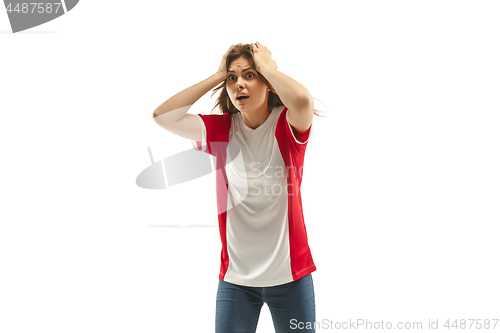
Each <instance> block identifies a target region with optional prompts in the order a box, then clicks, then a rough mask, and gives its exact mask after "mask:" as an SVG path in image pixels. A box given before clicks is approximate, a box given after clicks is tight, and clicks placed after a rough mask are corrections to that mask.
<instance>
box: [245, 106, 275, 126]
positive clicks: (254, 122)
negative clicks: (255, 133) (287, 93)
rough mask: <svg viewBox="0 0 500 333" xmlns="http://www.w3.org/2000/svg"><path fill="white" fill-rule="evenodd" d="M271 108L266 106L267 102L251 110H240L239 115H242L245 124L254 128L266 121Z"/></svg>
mask: <svg viewBox="0 0 500 333" xmlns="http://www.w3.org/2000/svg"><path fill="white" fill-rule="evenodd" d="M272 110H273V108H272V107H268V106H267V104H265V105H263V107H262V108H260V109H256V110H253V111H246V112H241V111H240V113H241V116H242V117H243V121H244V122H245V125H247V126H248V127H250V128H251V129H256V128H257V127H259V126H260V125H262V124H263V123H264V122H265V121H266V119H267V117H269V115H270V114H271V111H272Z"/></svg>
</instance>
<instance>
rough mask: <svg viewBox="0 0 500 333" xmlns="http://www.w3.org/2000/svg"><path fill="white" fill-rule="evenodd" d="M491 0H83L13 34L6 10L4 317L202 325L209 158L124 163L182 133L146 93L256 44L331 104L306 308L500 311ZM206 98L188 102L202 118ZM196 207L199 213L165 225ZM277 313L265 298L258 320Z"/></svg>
mask: <svg viewBox="0 0 500 333" xmlns="http://www.w3.org/2000/svg"><path fill="white" fill-rule="evenodd" d="M499 14H500V5H499V3H498V2H497V1H312V0H308V1H306V2H304V1H251V2H249V1H247V2H237V1H217V2H213V1H197V2H180V1H141V2H138V1H90V0H87V1H81V2H80V3H79V4H78V5H77V6H76V7H75V8H74V9H73V10H71V11H70V12H68V13H67V14H66V15H64V16H62V17H60V18H58V19H56V20H54V21H51V22H48V23H46V24H44V25H41V26H38V27H35V28H32V29H30V30H27V31H25V32H20V33H16V34H12V33H11V31H10V25H9V21H8V18H7V14H6V12H5V11H0V30H1V32H2V33H1V34H0V46H1V52H0V60H1V67H2V68H1V74H0V111H1V116H2V118H1V121H0V135H1V151H2V163H1V171H2V172H1V174H0V177H1V193H2V208H1V213H0V214H1V216H0V218H1V225H0V228H1V229H0V314H1V319H0V331H1V332H5V333H15V332H23V333H24V332H30V333H31V332H42V331H43V332H52V333H55V332H64V333H67V332H71V333H76V332H85V333H87V332H95V333H97V332H106V333H107V332H148V333H149V332H151V333H153V332H212V331H213V330H214V322H215V296H216V291H217V282H218V271H219V264H220V248H221V243H220V238H219V233H218V229H217V228H216V227H210V225H212V226H213V225H215V224H216V222H217V213H216V203H215V174H211V175H210V176H206V177H204V178H200V179H197V180H194V181H191V182H188V183H185V184H182V185H178V186H175V187H172V188H170V189H168V190H147V189H143V188H140V187H138V186H137V185H136V183H135V181H136V177H137V175H138V174H139V173H140V172H141V171H142V170H143V169H145V168H146V167H147V166H148V165H150V164H151V161H150V158H149V154H148V150H147V147H151V149H152V152H153V156H154V158H155V160H159V159H161V158H164V157H167V156H169V155H172V154H174V153H177V152H182V151H185V150H186V149H191V148H192V146H191V143H190V141H189V140H187V139H183V138H180V137H176V136H175V135H173V134H171V133H169V132H167V131H165V130H164V129H162V128H160V127H159V126H157V125H156V124H155V123H154V121H153V119H152V112H153V111H154V109H155V108H156V107H157V106H158V105H160V104H161V103H162V102H163V101H165V100H166V99H168V98H169V97H171V96H173V95H174V94H175V93H177V92H179V91H181V90H183V89H185V88H187V87H189V86H191V85H193V84H195V83H197V82H199V81H201V80H203V79H205V78H207V77H208V76H210V75H211V74H213V73H214V72H215V71H216V70H217V68H218V66H219V63H220V60H221V58H222V55H223V54H224V53H225V52H226V51H227V49H228V47H229V46H230V45H231V44H236V43H252V42H257V41H258V42H260V43H261V44H263V45H265V46H267V47H268V48H269V50H270V51H271V52H272V56H273V59H274V60H275V61H276V62H277V64H278V70H280V71H281V72H283V73H285V74H287V75H289V76H290V77H292V78H294V79H295V80H297V81H299V82H300V83H302V84H303V85H304V86H305V87H306V88H307V89H308V90H309V91H310V92H311V94H312V95H313V97H315V98H317V99H318V100H321V101H322V102H323V103H324V104H321V103H319V102H317V104H316V108H317V109H319V110H326V111H327V112H328V116H327V117H326V118H320V117H315V119H314V129H315V134H314V138H313V139H312V140H311V142H310V143H309V144H308V147H307V152H306V157H305V163H304V179H303V185H302V199H303V206H304V217H305V220H306V226H307V231H308V236H309V243H310V247H311V251H312V254H313V258H314V261H315V263H316V266H317V268H318V270H317V271H316V272H314V273H313V279H314V286H315V292H316V319H317V320H318V321H322V320H333V321H334V322H335V321H339V322H342V321H349V320H354V321H355V320H356V319H366V320H370V321H372V322H379V323H380V322H381V321H382V320H384V322H387V321H391V322H393V323H396V322H398V321H411V322H413V321H421V322H423V325H424V328H425V327H427V324H428V320H429V319H431V320H436V319H439V325H440V327H441V328H442V325H443V324H444V322H445V320H446V319H469V318H475V319H493V318H499V313H500V312H499V310H500V305H499V302H498V300H499V297H500V287H499V284H498V281H500V272H499V266H498V254H499V250H500V244H499V227H498V225H499V222H500V212H499V203H500V193H499V188H500V176H499V173H498V170H500V157H499V148H500V132H499V127H500V115H499V112H500V99H499V92H500V91H499V88H500V81H499V77H500V62H499V61H498V59H500V47H499V43H498V41H499V37H500V36H499V35H500V20H499V19H498V17H499ZM210 94H211V92H210V93H207V94H206V95H205V96H204V97H203V98H202V99H200V100H199V101H198V102H197V103H196V104H194V105H193V106H192V108H191V109H190V110H189V113H204V114H209V113H210V112H211V109H212V107H213V105H214V103H215V97H216V96H214V97H213V99H211V98H210ZM214 112H215V111H214ZM188 224H205V225H207V226H209V227H206V228H186V227H167V226H169V225H183V226H185V225H188ZM394 325H395V324H394ZM498 330H500V323H499V324H498V325H497V327H496V330H495V331H498ZM272 331H273V329H272V321H271V317H270V314H269V310H268V308H267V306H264V307H263V310H262V313H261V319H260V322H259V326H258V332H272ZM321 331H333V329H332V328H329V329H322V330H318V332H321ZM357 331H363V330H357ZM422 331H426V330H422ZM439 331H443V332H444V331H447V330H445V329H442V330H441V329H440V330H439ZM462 331H463V330H462ZM481 331H483V330H481ZM489 331H493V330H491V329H490V330H489ZM434 332H436V330H434Z"/></svg>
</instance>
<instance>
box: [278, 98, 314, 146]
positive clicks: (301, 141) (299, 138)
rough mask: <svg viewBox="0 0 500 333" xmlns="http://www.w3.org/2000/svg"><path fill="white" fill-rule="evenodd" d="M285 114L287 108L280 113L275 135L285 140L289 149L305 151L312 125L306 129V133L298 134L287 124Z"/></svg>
mask: <svg viewBox="0 0 500 333" xmlns="http://www.w3.org/2000/svg"><path fill="white" fill-rule="evenodd" d="M287 113H288V108H287V107H285V108H284V109H283V112H281V115H280V119H279V120H278V125H277V127H276V135H277V136H281V137H284V138H286V142H287V143H288V144H287V145H288V146H289V147H293V148H295V149H297V150H299V151H303V150H305V149H306V146H307V143H308V142H309V139H310V136H311V135H310V134H311V133H310V132H311V128H312V125H311V127H309V128H308V129H307V131H305V132H299V131H297V130H296V129H295V128H294V127H293V126H292V125H290V123H289V122H288V117H287Z"/></svg>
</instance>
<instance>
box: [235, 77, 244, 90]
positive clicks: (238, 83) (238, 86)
mask: <svg viewBox="0 0 500 333" xmlns="http://www.w3.org/2000/svg"><path fill="white" fill-rule="evenodd" d="M235 87H236V89H243V79H242V78H241V77H238V78H237V79H236V84H235Z"/></svg>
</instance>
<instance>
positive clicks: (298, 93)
mask: <svg viewBox="0 0 500 333" xmlns="http://www.w3.org/2000/svg"><path fill="white" fill-rule="evenodd" d="M259 72H260V73H261V74H262V75H264V77H265V78H266V79H267V81H269V83H271V85H272V86H273V88H274V90H275V91H276V93H277V94H278V96H279V98H280V99H281V101H282V102H283V104H285V106H286V107H288V108H298V107H300V106H301V105H303V104H304V103H312V100H313V99H312V96H311V94H310V93H309V91H308V90H307V89H306V88H305V87H304V86H303V85H301V84H300V83H299V82H297V81H295V80H294V79H292V78H291V77H289V76H288V75H285V74H283V73H281V72H279V71H278V70H277V69H273V68H271V67H269V66H262V67H260V68H259Z"/></svg>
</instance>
